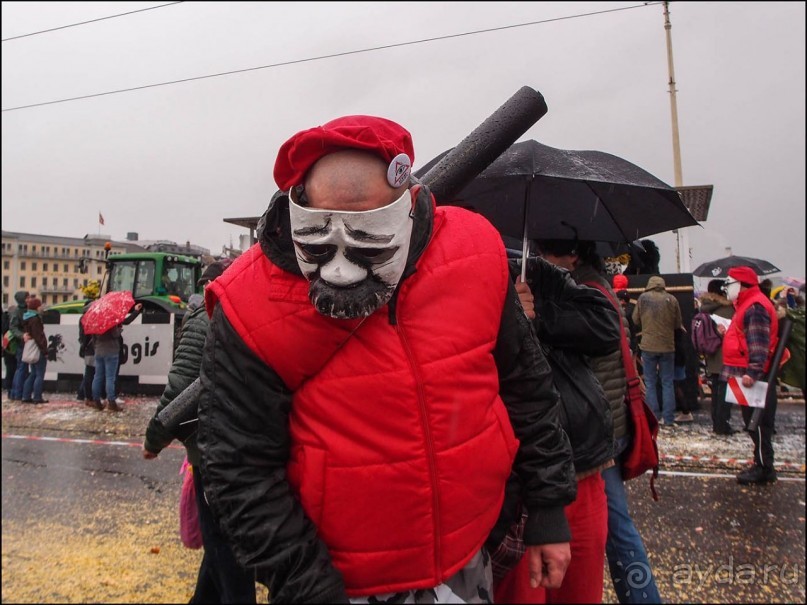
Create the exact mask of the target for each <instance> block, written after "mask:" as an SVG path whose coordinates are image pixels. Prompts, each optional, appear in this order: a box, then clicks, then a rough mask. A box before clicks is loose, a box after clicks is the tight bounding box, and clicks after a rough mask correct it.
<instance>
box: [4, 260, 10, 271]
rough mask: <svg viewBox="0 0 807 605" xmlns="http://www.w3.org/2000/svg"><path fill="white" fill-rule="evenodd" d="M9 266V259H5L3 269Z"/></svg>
mask: <svg viewBox="0 0 807 605" xmlns="http://www.w3.org/2000/svg"><path fill="white" fill-rule="evenodd" d="M8 268H9V264H8V261H7V260H4V261H3V269H8Z"/></svg>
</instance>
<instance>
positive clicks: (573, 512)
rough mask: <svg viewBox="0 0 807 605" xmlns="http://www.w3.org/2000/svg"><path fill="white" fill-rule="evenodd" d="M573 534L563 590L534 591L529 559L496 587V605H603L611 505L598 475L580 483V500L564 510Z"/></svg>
mask: <svg viewBox="0 0 807 605" xmlns="http://www.w3.org/2000/svg"><path fill="white" fill-rule="evenodd" d="M564 513H565V514H566V520H567V521H568V522H569V528H570V529H571V531H572V541H571V551H572V560H571V562H570V563H569V568H568V569H567V570H566V575H565V576H564V578H563V584H561V587H560V588H556V589H551V590H546V589H544V588H530V568H529V561H528V557H527V556H526V555H525V556H524V557H522V558H521V561H520V562H519V564H518V565H516V567H515V568H514V569H513V570H512V571H511V572H510V573H509V574H507V576H505V577H504V578H503V579H502V580H501V581H500V582H499V583H498V585H497V586H494V599H493V602H494V603H602V576H603V568H604V565H605V539H606V537H607V536H608V503H607V501H606V498H605V483H604V482H603V480H602V476H601V475H600V473H596V474H594V475H591V476H589V477H586V478H585V479H582V480H580V481H578V483H577V499H576V500H575V501H574V502H572V503H571V504H570V505H569V506H567V507H566V508H565V509H564Z"/></svg>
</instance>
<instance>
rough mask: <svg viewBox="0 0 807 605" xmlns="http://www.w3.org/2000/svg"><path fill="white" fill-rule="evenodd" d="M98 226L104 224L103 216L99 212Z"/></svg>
mask: <svg viewBox="0 0 807 605" xmlns="http://www.w3.org/2000/svg"><path fill="white" fill-rule="evenodd" d="M98 224H99V225H103V224H104V215H103V214H101V213H100V212H99V213H98Z"/></svg>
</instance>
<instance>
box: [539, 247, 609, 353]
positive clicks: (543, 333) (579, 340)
mask: <svg viewBox="0 0 807 605" xmlns="http://www.w3.org/2000/svg"><path fill="white" fill-rule="evenodd" d="M527 284H528V285H529V286H530V290H531V291H532V294H533V296H534V297H535V313H536V318H535V325H536V328H537V330H538V339H539V340H540V341H541V342H542V343H544V344H547V345H549V346H552V347H556V348H559V349H563V348H570V349H573V350H575V351H576V352H578V353H581V354H582V355H589V356H592V357H600V356H602V355H607V354H609V353H613V352H614V351H616V350H618V349H619V346H620V338H621V336H620V329H619V315H618V314H617V311H616V309H615V308H614V306H613V305H612V304H611V302H610V301H609V300H608V299H607V298H606V297H605V296H604V295H603V294H602V293H601V292H600V291H599V290H597V289H595V288H590V287H588V286H581V285H578V284H577V283H576V282H575V281H574V280H573V279H572V277H571V275H570V274H569V272H568V271H566V270H565V269H560V268H558V267H556V266H554V265H553V264H551V263H548V262H547V261H545V260H544V259H542V258H536V259H530V262H529V264H528V265H527Z"/></svg>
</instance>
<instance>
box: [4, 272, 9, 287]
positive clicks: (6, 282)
mask: <svg viewBox="0 0 807 605" xmlns="http://www.w3.org/2000/svg"><path fill="white" fill-rule="evenodd" d="M3 287H4V288H8V275H4V276H3Z"/></svg>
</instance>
